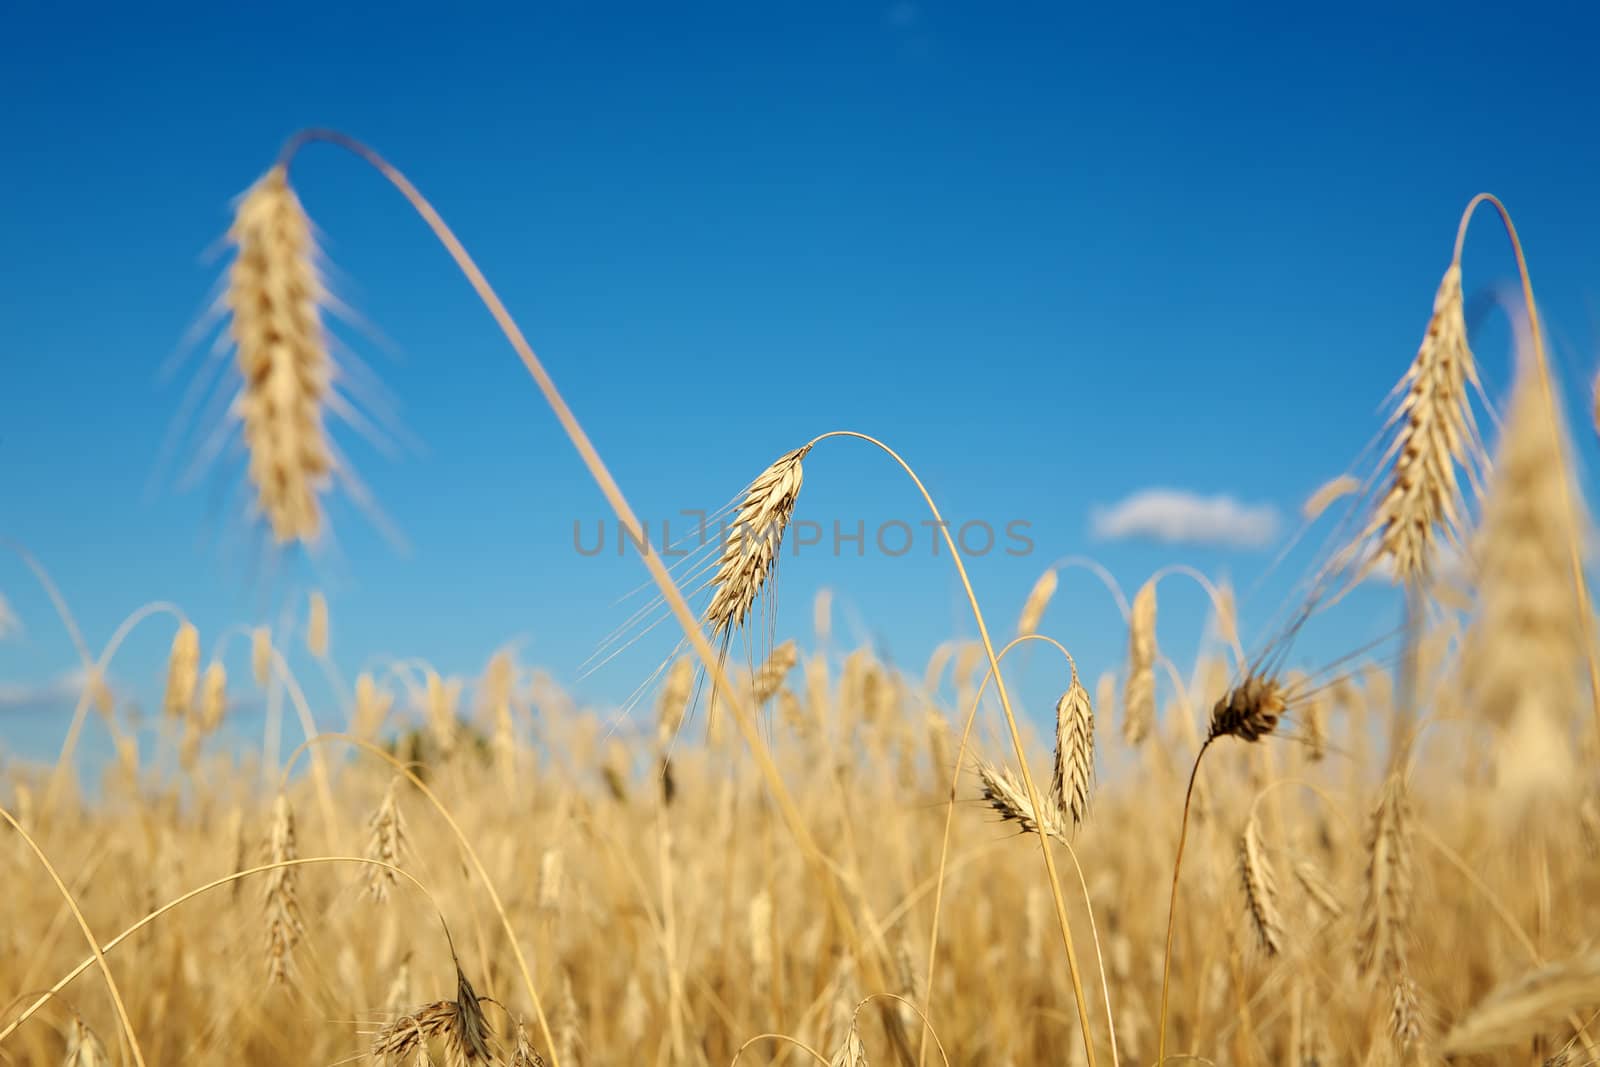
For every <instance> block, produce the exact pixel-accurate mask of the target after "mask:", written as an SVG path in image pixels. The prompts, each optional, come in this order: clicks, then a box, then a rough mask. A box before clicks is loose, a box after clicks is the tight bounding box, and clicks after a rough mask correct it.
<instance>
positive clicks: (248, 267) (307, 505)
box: [224, 163, 334, 544]
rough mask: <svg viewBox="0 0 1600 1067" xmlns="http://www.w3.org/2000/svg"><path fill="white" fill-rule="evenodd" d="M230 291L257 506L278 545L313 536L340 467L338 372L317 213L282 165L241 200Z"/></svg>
mask: <svg viewBox="0 0 1600 1067" xmlns="http://www.w3.org/2000/svg"><path fill="white" fill-rule="evenodd" d="M228 239H229V241H230V242H231V243H232V244H233V245H234V247H235V249H236V255H235V257H234V261H233V265H232V268H231V269H230V270H229V272H228V288H227V293H226V296H225V298H224V299H225V301H226V304H227V308H228V311H229V313H230V322H229V325H228V332H229V334H230V335H231V337H232V338H233V343H234V349H235V357H236V362H237V365H238V369H239V374H240V377H241V378H242V379H243V385H242V387H241V389H240V392H239V395H238V397H237V398H236V399H235V401H234V405H233V409H234V413H235V414H236V415H237V416H238V418H239V421H240V423H241V425H242V427H243V434H244V442H245V447H246V449H247V451H248V453H249V457H250V458H249V478H250V482H251V484H252V485H253V486H254V487H255V492H256V508H257V510H258V511H259V512H260V513H261V514H262V515H263V516H265V517H266V519H267V522H268V524H269V525H270V526H271V528H272V533H273V537H274V538H275V539H276V540H277V542H278V543H279V544H287V543H290V542H294V541H299V542H306V543H309V542H312V541H315V540H316V539H317V535H318V533H319V532H320V530H321V521H322V514H321V509H320V507H319V505H318V500H317V498H318V496H319V495H320V494H321V493H323V492H324V491H326V489H327V488H328V486H329V484H330V483H331V481H332V475H333V471H334V458H333V452H332V450H331V448H330V447H329V444H328V440H327V436H326V434H325V432H324V427H323V415H324V408H325V406H326V404H327V400H328V394H329V392H330V389H331V382H332V378H333V361H332V359H331V358H330V357H329V355H328V342H327V337H326V336H325V334H324V332H323V327H322V319H321V313H320V305H321V304H322V303H323V302H324V300H325V297H326V293H325V291H324V289H323V285H322V279H321V277H320V276H319V274H318V269H317V258H318V257H317V247H316V242H315V239H314V237H313V233H312V227H311V222H310V220H309V219H307V218H306V214H305V211H304V209H302V208H301V206H300V200H299V198H298V197H297V196H295V193H294V190H293V189H292V188H291V187H290V186H289V176H288V169H287V166H286V165H285V164H282V163H280V164H278V165H277V166H275V167H273V168H272V169H271V170H269V171H267V173H266V174H265V175H264V176H262V178H261V179H260V180H259V181H257V182H256V184H255V185H253V186H251V188H250V190H249V191H248V192H247V193H245V195H244V197H243V198H242V199H241V200H240V201H239V207H238V211H237V212H236V213H235V215H234V219H233V225H232V226H231V227H230V228H229V230H228Z"/></svg>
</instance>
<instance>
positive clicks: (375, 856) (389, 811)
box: [362, 777, 406, 903]
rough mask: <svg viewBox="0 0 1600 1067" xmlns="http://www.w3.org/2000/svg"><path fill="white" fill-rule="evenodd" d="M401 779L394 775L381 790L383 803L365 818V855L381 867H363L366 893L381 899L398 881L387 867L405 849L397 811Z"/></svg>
mask: <svg viewBox="0 0 1600 1067" xmlns="http://www.w3.org/2000/svg"><path fill="white" fill-rule="evenodd" d="M402 780H403V779H401V778H399V777H396V778H394V779H393V780H392V781H390V783H389V788H388V789H386V790H385V791H384V794H383V802H382V803H381V804H379V805H378V810H377V811H375V812H373V813H372V818H370V819H368V820H367V848H366V853H365V855H366V857H367V859H370V860H377V861H378V863H381V864H383V866H377V865H376V864H368V865H367V866H365V867H364V868H363V869H362V870H363V874H364V876H365V879H366V887H367V888H366V891H367V895H368V896H370V897H371V898H372V899H374V900H376V901H379V902H380V903H381V902H382V901H385V900H388V899H389V890H390V889H392V888H393V887H394V885H395V884H396V883H397V882H398V881H399V876H398V875H397V874H396V873H395V872H394V871H393V870H392V869H391V868H393V867H396V866H398V865H399V864H400V861H401V859H403V858H404V856H405V850H406V823H405V817H404V815H402V814H401V812H400V797H399V793H400V790H399V786H400V782H401V781H402Z"/></svg>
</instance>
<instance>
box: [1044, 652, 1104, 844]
mask: <svg viewBox="0 0 1600 1067" xmlns="http://www.w3.org/2000/svg"><path fill="white" fill-rule="evenodd" d="M1093 789H1094V707H1093V705H1091V704H1090V703H1089V691H1088V690H1087V689H1085V688H1084V687H1083V683H1082V682H1080V681H1079V680H1078V668H1077V665H1076V664H1074V665H1073V666H1072V681H1071V683H1070V684H1069V685H1068V686H1067V691H1066V692H1065V693H1063V694H1062V696H1061V699H1060V700H1058V701H1057V702H1056V759H1055V770H1054V773H1052V774H1051V776H1050V795H1051V797H1052V798H1053V799H1054V801H1055V804H1056V808H1057V809H1058V810H1059V811H1060V813H1061V818H1062V820H1063V821H1064V822H1065V823H1067V824H1068V825H1070V826H1071V827H1072V828H1073V829H1074V830H1076V829H1078V828H1080V827H1081V826H1083V824H1084V822H1085V821H1086V820H1087V819H1088V817H1089V796H1090V793H1091V792H1092V790H1093Z"/></svg>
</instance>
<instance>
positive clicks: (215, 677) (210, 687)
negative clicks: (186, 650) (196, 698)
mask: <svg viewBox="0 0 1600 1067" xmlns="http://www.w3.org/2000/svg"><path fill="white" fill-rule="evenodd" d="M227 714H228V670H227V668H226V667H224V666H223V665H222V663H221V661H220V660H212V661H211V662H210V663H208V664H206V669H205V673H204V674H203V675H201V677H200V722H199V726H200V730H201V732H202V733H205V734H213V733H216V731H217V728H218V727H219V726H221V725H222V720H223V718H224V717H225V716H226V715H227Z"/></svg>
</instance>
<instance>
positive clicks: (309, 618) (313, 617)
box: [306, 590, 328, 659]
mask: <svg viewBox="0 0 1600 1067" xmlns="http://www.w3.org/2000/svg"><path fill="white" fill-rule="evenodd" d="M306 649H307V650H308V651H309V652H310V653H311V654H312V655H313V656H315V657H317V658H318V659H323V658H325V657H326V656H327V655H328V598H327V597H325V596H323V595H322V592H321V591H320V590H318V591H316V592H313V593H312V594H311V605H310V608H309V609H308V610H307V612H306Z"/></svg>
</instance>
